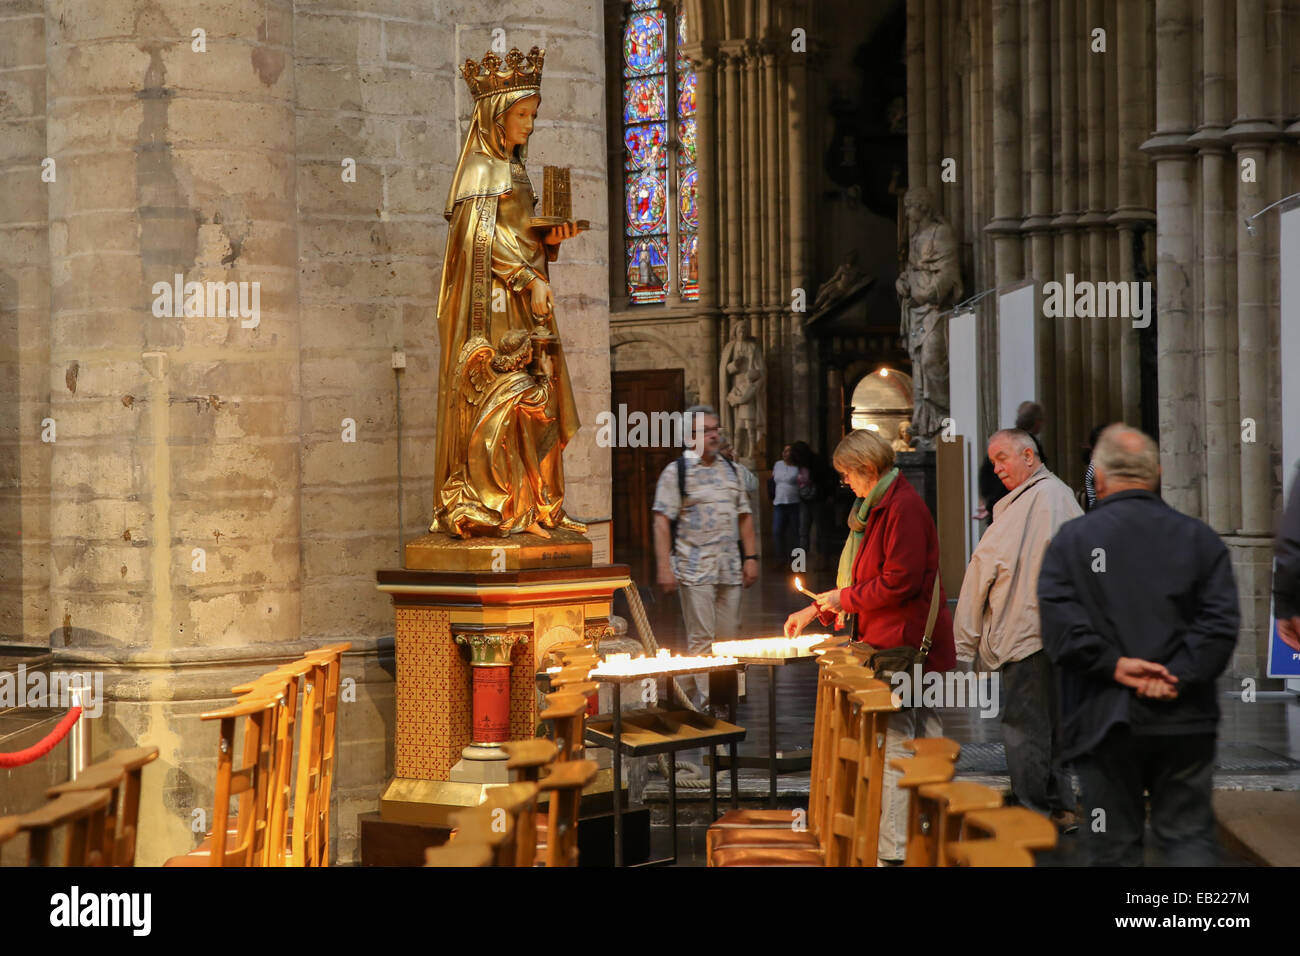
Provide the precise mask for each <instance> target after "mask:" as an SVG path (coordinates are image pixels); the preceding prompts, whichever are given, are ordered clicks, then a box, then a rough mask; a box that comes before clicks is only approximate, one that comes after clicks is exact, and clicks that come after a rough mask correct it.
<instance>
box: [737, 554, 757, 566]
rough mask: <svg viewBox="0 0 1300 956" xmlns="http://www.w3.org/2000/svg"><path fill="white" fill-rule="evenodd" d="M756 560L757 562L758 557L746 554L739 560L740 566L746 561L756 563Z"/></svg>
mask: <svg viewBox="0 0 1300 956" xmlns="http://www.w3.org/2000/svg"><path fill="white" fill-rule="evenodd" d="M757 560H758V555H756V554H747V555H745V556H744V557H743V558H742V560H741V564H744V563H745V562H746V561H757Z"/></svg>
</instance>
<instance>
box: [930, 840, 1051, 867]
mask: <svg viewBox="0 0 1300 956" xmlns="http://www.w3.org/2000/svg"><path fill="white" fill-rule="evenodd" d="M950 852H951V854H952V862H953V863H954V864H955V865H957V866H998V867H1010V866H1033V865H1034V856H1033V854H1032V853H1030V852H1029V851H1028V850H1025V849H1022V848H1021V847H1018V846H1015V845H1013V844H1010V843H1002V842H1000V841H998V840H972V841H970V842H969V843H954V844H953V845H952V847H951V848H950Z"/></svg>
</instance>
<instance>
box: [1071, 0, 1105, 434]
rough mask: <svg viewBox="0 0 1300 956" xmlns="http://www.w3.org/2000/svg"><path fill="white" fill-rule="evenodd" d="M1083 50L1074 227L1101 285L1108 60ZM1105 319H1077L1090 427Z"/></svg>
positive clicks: (1095, 420) (1100, 403)
mask: <svg viewBox="0 0 1300 956" xmlns="http://www.w3.org/2000/svg"><path fill="white" fill-rule="evenodd" d="M1103 6H1104V5H1103V0H1087V6H1086V10H1087V13H1086V23H1087V24H1088V29H1087V30H1086V31H1085V34H1084V36H1085V38H1087V37H1090V33H1091V30H1092V29H1093V28H1094V27H1096V26H1100V25H1101V24H1103V23H1104V19H1103ZM1084 42H1085V46H1084V47H1083V50H1086V51H1087V52H1081V53H1080V56H1082V57H1083V58H1084V62H1083V66H1084V76H1085V87H1084V94H1085V95H1084V101H1085V103H1086V112H1085V124H1086V127H1087V149H1088V162H1087V167H1086V169H1087V190H1088V191H1087V212H1086V213H1084V215H1082V216H1081V217H1080V218H1079V224H1080V225H1081V226H1083V227H1084V228H1085V229H1086V230H1087V233H1086V235H1087V257H1088V268H1087V273H1088V275H1087V277H1088V279H1090V280H1091V281H1093V282H1104V281H1106V279H1107V275H1106V218H1107V217H1106V213H1105V207H1106V132H1105V122H1106V103H1105V96H1106V88H1105V75H1104V70H1105V68H1106V60H1107V58H1108V57H1110V56H1111V55H1112V54H1110V53H1106V54H1101V53H1093V52H1092V48H1091V44H1090V42H1089V41H1088V40H1087V39H1085V41H1084ZM1111 321H1112V320H1110V319H1098V318H1095V317H1094V318H1086V319H1080V320H1079V322H1080V324H1081V327H1082V330H1083V335H1082V338H1083V342H1084V343H1085V351H1084V359H1083V361H1084V377H1083V387H1084V390H1085V391H1086V393H1087V396H1088V404H1087V406H1086V408H1087V418H1088V421H1089V423H1090V424H1088V425H1085V426H1084V427H1085V428H1091V427H1092V426H1093V425H1100V424H1102V423H1103V422H1105V421H1108V420H1109V419H1110V402H1109V399H1108V396H1107V388H1108V380H1109V377H1110V362H1109V358H1108V356H1107V348H1108V346H1107V340H1108V332H1109V326H1110V324H1111Z"/></svg>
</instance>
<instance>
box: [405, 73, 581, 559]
mask: <svg viewBox="0 0 1300 956" xmlns="http://www.w3.org/2000/svg"><path fill="white" fill-rule="evenodd" d="M536 95H538V90H537V89H528V88H524V89H512V90H506V91H503V92H498V93H492V94H489V95H486V96H483V97H481V98H479V99H477V100H476V101H475V104H474V113H473V116H472V117H471V120H470V130H469V134H468V136H467V137H466V140H465V145H464V148H463V149H462V151H461V156H460V163H459V164H458V166H457V168H456V175H455V177H454V178H453V180H452V187H451V192H450V194H449V195H448V197H447V206H446V208H445V209H444V211H443V214H444V215H445V216H446V218H447V219H448V221H449V222H450V228H449V230H448V233H447V252H446V256H445V258H444V260H443V272H442V286H441V289H440V292H439V298H438V334H439V337H440V339H441V343H442V356H441V366H440V371H441V377H440V379H439V395H438V435H437V458H436V463H435V469H434V488H435V492H434V507H433V523H432V525H431V527H430V529H429V530H430V531H434V532H439V531H440V532H445V533H447V534H454V535H458V536H460V537H468V536H471V535H501V536H505V535H510V534H516V533H519V532H522V531H524V530H526V529H528V528H529V527H531V526H532V525H534V524H535V523H536V524H540V525H541V526H542V527H544V528H553V527H556V526H557V525H559V524H560V522H562V521H565V520H567V519H566V518H565V515H564V511H563V507H562V506H563V501H564V475H563V466H562V460H561V454H562V452H563V451H564V446H565V445H566V444H568V442H569V440H570V439H571V438H572V437H573V435H574V434H575V433H576V432H577V430H578V410H577V406H576V404H575V402H574V397H573V385H572V383H571V382H570V380H569V370H568V367H567V365H566V364H565V361H564V353H563V351H562V350H561V349H560V346H559V342H558V340H555V341H552V342H550V343H549V344H548V345H545V346H543V345H539V346H538V349H539V350H540V349H541V348H546V349H548V352H549V355H550V359H551V361H550V364H551V375H550V376H549V377H548V376H544V375H539V376H537V377H538V378H546V379H547V380H546V381H544V382H539V381H537V378H534V377H531V376H528V375H523V376H522V377H521V374H520V372H519V371H516V372H514V373H510V382H509V383H505V382H501V381H499V378H500V376H501V375H502V374H503V373H501V372H498V371H496V370H495V369H492V368H491V363H490V361H487V362H485V359H487V358H488V357H489V353H488V352H485V351H484V350H485V349H490V350H491V354H495V355H498V356H507V355H511V354H514V353H515V352H516V351H517V349H514V348H512V347H507V346H505V345H504V344H503V340H504V339H505V337H506V336H507V334H509V333H511V332H524V333H532V332H533V331H534V329H535V328H536V327H537V321H538V320H537V319H535V318H534V316H533V313H532V308H531V300H530V297H529V294H528V293H527V292H526V291H525V289H526V288H527V286H528V284H529V283H530V282H532V280H533V279H534V278H536V277H538V276H540V277H541V278H543V279H545V280H546V281H548V282H549V281H550V279H549V274H548V271H547V264H548V262H549V261H551V260H552V259H554V257H555V254H556V253H555V247H554V246H548V245H546V244H545V243H543V242H542V241H541V240H542V236H541V235H540V234H538V233H537V232H535V231H534V230H533V229H532V228H530V227H529V225H528V219H529V217H530V216H533V215H535V213H534V208H533V207H534V205H535V204H536V202H537V199H536V197H535V196H534V194H533V188H532V184H531V183H530V182H529V179H528V173H527V172H526V170H525V168H524V159H525V157H526V153H527V147H526V146H522V147H518V148H517V149H516V150H515V151H514V153H515V154H514V155H513V156H511V155H507V154H506V153H505V151H504V149H503V148H502V146H501V145H500V142H501V141H500V139H499V138H498V133H497V131H496V123H497V121H498V119H499V117H500V116H501V115H502V114H504V113H505V111H506V110H507V109H509V108H510V107H511V106H512V105H514V104H515V103H516V102H518V101H519V100H521V99H524V98H525V97H527V96H536ZM543 321H546V322H551V323H553V321H554V319H553V317H551V318H549V319H545V320H543ZM549 331H550V332H551V333H554V331H555V330H554V327H553V325H552V326H551V327H550V328H549ZM515 341H517V337H514V338H512V342H511V345H513V344H514V342H515ZM498 364H500V363H498Z"/></svg>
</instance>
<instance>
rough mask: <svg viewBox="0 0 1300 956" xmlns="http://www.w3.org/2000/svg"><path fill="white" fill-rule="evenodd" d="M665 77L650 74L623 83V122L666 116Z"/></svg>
mask: <svg viewBox="0 0 1300 956" xmlns="http://www.w3.org/2000/svg"><path fill="white" fill-rule="evenodd" d="M666 81H667V78H666V77H663V76H652V77H647V78H645V79H640V80H628V81H627V82H626V83H624V84H623V122H624V123H645V122H648V121H650V120H663V119H667V118H668V114H667V111H666V109H665V106H666V103H665V101H666V100H667V98H668V84H667V82H666Z"/></svg>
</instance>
